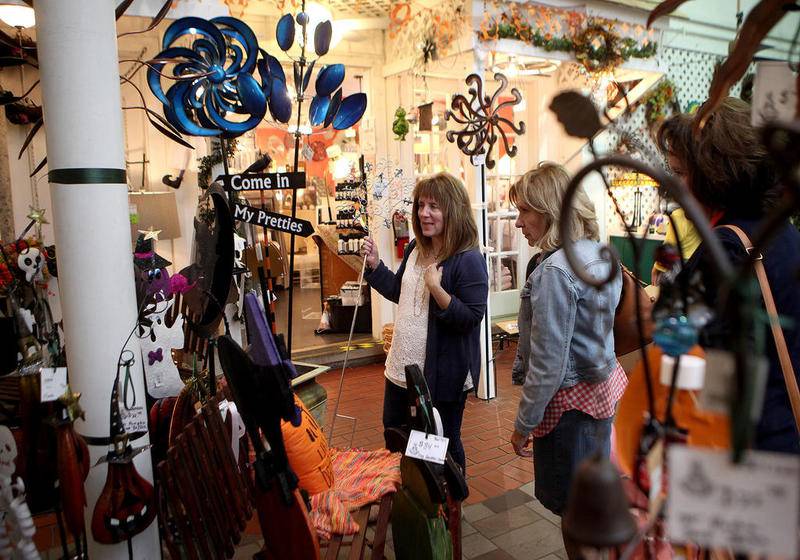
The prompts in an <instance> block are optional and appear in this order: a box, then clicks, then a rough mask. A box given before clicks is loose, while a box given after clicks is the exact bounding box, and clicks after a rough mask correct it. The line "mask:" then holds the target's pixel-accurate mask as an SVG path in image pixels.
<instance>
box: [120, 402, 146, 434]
mask: <svg viewBox="0 0 800 560" xmlns="http://www.w3.org/2000/svg"><path fill="white" fill-rule="evenodd" d="M119 415H120V416H121V417H122V426H123V427H124V428H125V431H126V432H128V433H129V434H135V433H138V432H146V431H147V415H146V414H145V413H144V407H143V406H134V407H133V408H125V407H124V406H121V407H120V408H119Z"/></svg>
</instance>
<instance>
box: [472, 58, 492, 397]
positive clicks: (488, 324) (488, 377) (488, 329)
mask: <svg viewBox="0 0 800 560" xmlns="http://www.w3.org/2000/svg"><path fill="white" fill-rule="evenodd" d="M473 53H474V59H475V73H476V74H477V75H478V76H480V77H481V79H482V80H485V79H486V69H485V64H484V60H485V58H486V53H485V51H482V50H481V49H480V47H479V46H478V45H477V44H476V46H475V48H474V50H473ZM486 91H487V88H486V87H484V92H486ZM482 167H484V166H482V165H479V166H476V167H475V193H474V194H475V196H474V198H473V200H474V201H475V203H476V206H478V210H477V212H476V214H475V219H476V221H477V223H478V236H479V238H480V244H481V250H482V251H483V252H484V253H483V254H484V258H485V259H486V267H487V270H489V274H490V275H491V273H492V271H491V270H490V269H489V252H488V249H487V246H488V243H489V219H488V217H487V207H486V203H487V198H488V196H489V193H488V188H489V187H488V185H487V184H486V180H485V177H481V168H482ZM485 171H486V170H484V172H485ZM490 281H491V280H490ZM490 300H491V298H487V299H486V315H485V316H484V318H483V321H482V322H481V375H480V379H479V382H478V396H479V397H480V398H482V399H493V398H495V397H496V396H497V387H496V380H495V374H494V353H493V352H492V320H491V317H492V310H491V306H490Z"/></svg>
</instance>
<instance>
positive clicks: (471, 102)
mask: <svg viewBox="0 0 800 560" xmlns="http://www.w3.org/2000/svg"><path fill="white" fill-rule="evenodd" d="M494 79H495V80H497V81H498V82H500V86H499V87H498V88H497V90H496V91H495V92H494V94H493V95H492V96H491V97H490V96H488V95H484V93H483V80H482V79H481V78H480V76H478V75H477V74H470V75H469V76H467V79H466V83H467V85H468V86H470V88H469V90H468V91H467V93H468V94H469V96H470V97H469V99H467V98H466V97H465V96H463V95H461V94H458V95H456V96H454V97H453V101H452V103H451V107H452V111H447V113H446V114H445V120H453V121H455V122H456V123H458V124H462V125H464V128H462V129H461V130H448V131H447V141H448V142H455V143H456V146H458V149H459V150H461V151H462V152H463V153H464V154H466V155H468V156H470V157H474V156H478V155H481V154H486V167H488V168H489V169H493V168H494V165H495V161H494V158H493V157H492V148H493V147H494V145H495V144H496V143H497V141H498V139H502V141H503V146H504V147H505V149H506V153H508V155H509V157H514V156H515V155H517V147H516V146H511V145H509V142H508V137H507V134H508V133H509V131H513V132H514V133H515V134H517V135H521V134H524V133H525V123H524V122H522V121H520V123H519V125H515V124H514V123H513V122H512V121H510V120H508V119H507V118H505V117H502V116H501V114H500V113H501V111H502V110H503V109H505V108H507V107H513V106H514V105H518V104H519V103H521V102H522V94H521V93H520V92H519V90H518V89H517V88H511V95H513V96H514V99H513V100H510V101H503V102H501V103H496V102H497V100H498V99H499V98H500V94H502V93H503V92H504V91H505V89H506V88H507V87H508V78H506V77H505V76H504V75H503V74H499V73H498V74H495V75H494Z"/></svg>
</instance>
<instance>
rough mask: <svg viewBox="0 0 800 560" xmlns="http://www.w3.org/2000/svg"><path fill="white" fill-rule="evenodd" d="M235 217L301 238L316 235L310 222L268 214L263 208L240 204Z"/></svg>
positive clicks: (236, 208) (234, 210) (236, 207)
mask: <svg viewBox="0 0 800 560" xmlns="http://www.w3.org/2000/svg"><path fill="white" fill-rule="evenodd" d="M233 217H234V218H235V219H237V220H240V221H242V222H247V223H249V224H255V225H257V226H263V227H265V228H269V229H277V230H278V231H285V232H286V233H291V234H292V235H299V236H300V237H308V236H309V235H311V234H312V233H314V226H312V225H311V222H309V221H308V220H299V219H297V218H292V217H291V216H284V215H283V214H276V213H274V212H267V211H266V210H262V209H261V208H256V207H254V206H247V205H246V204H239V203H238V202H237V203H236V205H235V206H234V208H233Z"/></svg>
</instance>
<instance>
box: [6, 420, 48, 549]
mask: <svg viewBox="0 0 800 560" xmlns="http://www.w3.org/2000/svg"><path fill="white" fill-rule="evenodd" d="M16 458H17V444H16V442H15V441H14V436H13V435H12V434H11V430H9V429H8V428H7V427H6V426H0V559H2V560H39V558H40V556H39V551H37V550H36V546H35V545H34V544H33V534H34V533H35V532H36V527H35V525H34V523H33V518H32V517H31V512H30V509H28V504H27V502H25V483H24V482H22V479H21V478H19V477H17V478H16V479H15V478H14V471H15V470H16V466H15V463H14V460H15V459H16Z"/></svg>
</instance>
